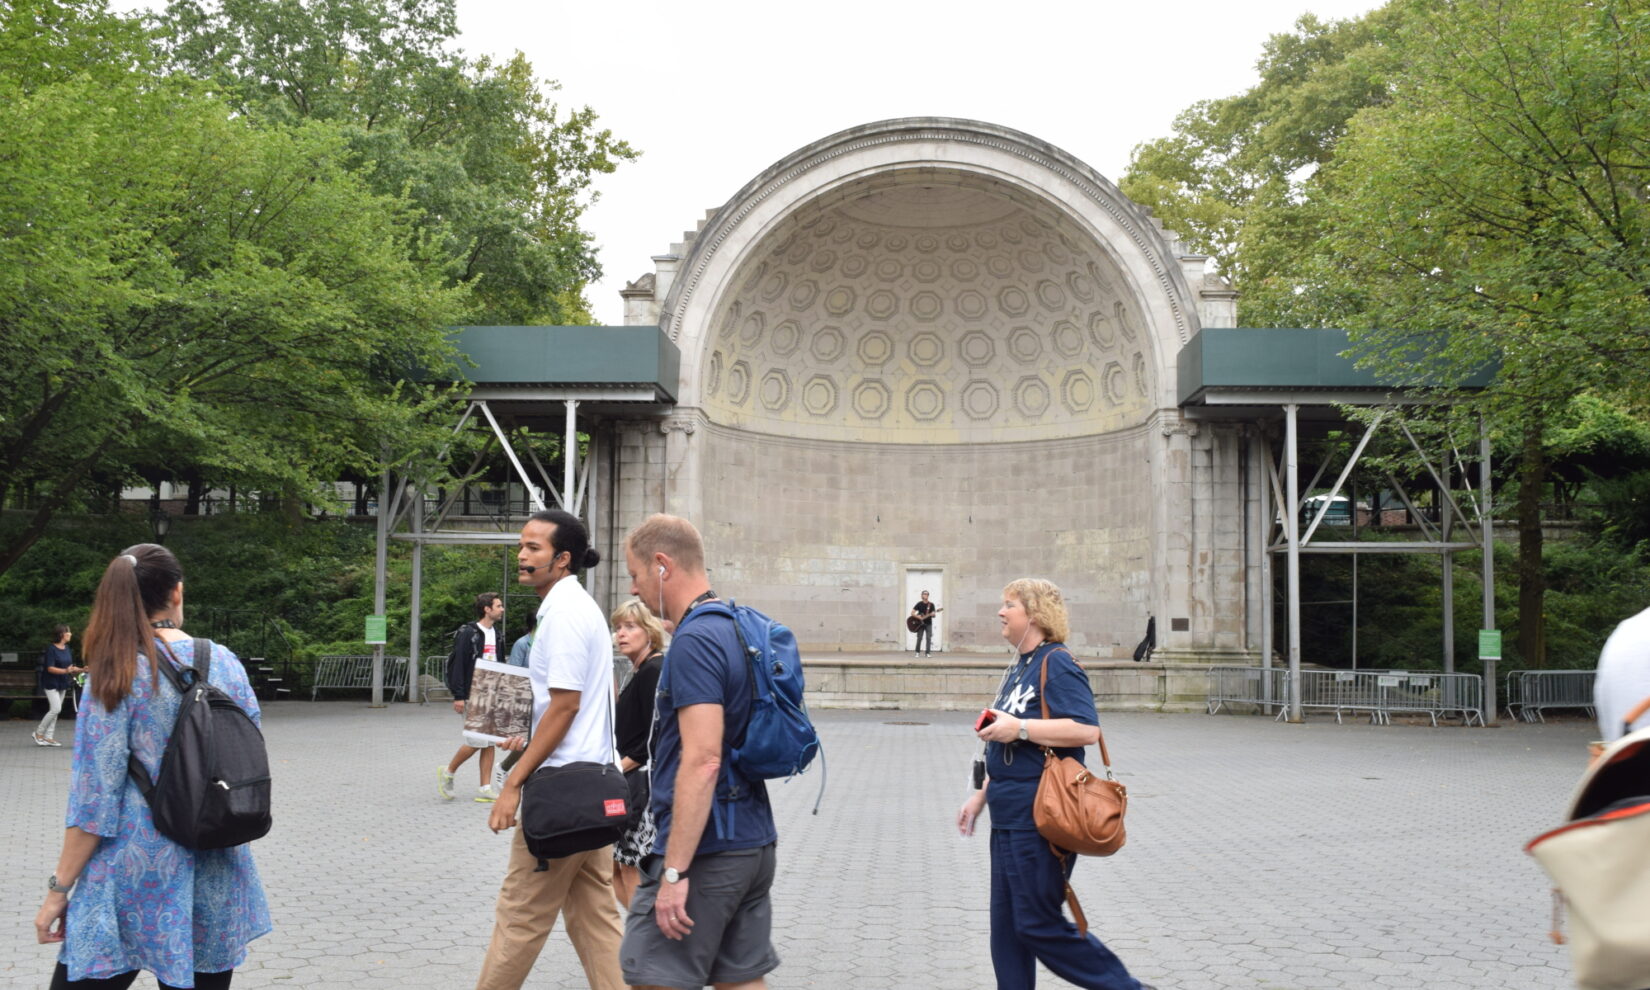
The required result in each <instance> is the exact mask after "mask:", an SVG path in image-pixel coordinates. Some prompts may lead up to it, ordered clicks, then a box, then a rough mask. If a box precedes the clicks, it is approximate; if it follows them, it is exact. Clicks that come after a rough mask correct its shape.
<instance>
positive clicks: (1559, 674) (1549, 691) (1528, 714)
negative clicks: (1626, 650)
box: [1505, 670, 1597, 722]
mask: <svg viewBox="0 0 1650 990" xmlns="http://www.w3.org/2000/svg"><path fill="white" fill-rule="evenodd" d="M1596 673H1597V671H1592V670H1513V671H1508V673H1507V690H1506V695H1505V697H1506V699H1507V715H1508V716H1510V717H1512V718H1522V719H1523V720H1524V721H1526V722H1545V721H1546V719H1545V718H1543V717H1542V714H1541V713H1542V711H1543V710H1545V709H1548V708H1581V709H1584V710H1585V711H1586V712H1587V714H1588V715H1590V716H1592V715H1596V713H1595V712H1594V711H1593V675H1594V674H1596Z"/></svg>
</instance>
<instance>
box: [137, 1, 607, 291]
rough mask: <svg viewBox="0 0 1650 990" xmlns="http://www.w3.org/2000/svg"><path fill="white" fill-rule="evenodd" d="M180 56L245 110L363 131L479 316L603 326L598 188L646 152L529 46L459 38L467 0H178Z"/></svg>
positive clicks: (369, 173)
mask: <svg viewBox="0 0 1650 990" xmlns="http://www.w3.org/2000/svg"><path fill="white" fill-rule="evenodd" d="M157 23H158V25H159V28H160V31H161V38H162V42H163V46H164V49H165V53H166V58H167V60H168V62H169V63H170V64H172V65H174V66H177V67H179V68H181V69H182V70H184V71H186V72H189V73H190V74H192V75H195V76H198V77H200V78H203V79H208V80H210V81H211V82H212V84H213V85H214V86H215V87H216V88H217V89H218V90H219V91H220V92H221V93H222V94H223V96H224V98H225V99H226V100H227V101H229V103H230V104H231V105H232V106H234V107H235V108H236V109H237V111H239V112H243V113H247V114H250V115H253V116H256V117H263V118H270V119H274V120H282V121H296V120H323V121H329V122H332V123H335V124H337V125H338V126H339V127H340V129H341V131H342V132H343V133H344V134H345V135H346V136H347V138H348V141H349V143H350V148H351V151H352V154H353V158H354V167H355V168H356V169H358V170H359V171H360V172H361V173H362V174H363V175H365V176H366V177H367V180H368V182H369V183H370V184H371V185H372V187H373V188H375V189H377V190H378V191H379V192H382V193H386V194H394V195H403V194H404V195H405V196H407V197H408V198H409V199H410V200H411V201H412V202H413V203H414V204H416V205H417V206H418V207H420V208H421V210H422V214H423V220H422V221H421V228H420V232H421V233H422V234H424V235H425V236H428V237H430V238H431V240H432V241H433V242H434V243H435V244H436V245H437V246H438V247H439V249H440V251H441V253H442V255H443V256H444V258H445V261H446V275H447V278H448V279H449V281H450V282H451V283H452V284H463V285H469V286H472V287H473V288H474V292H473V293H472V296H471V298H472V301H473V305H474V309H473V310H472V312H471V313H469V314H468V315H467V317H466V321H467V322H471V323H483V324H531V323H550V324H569V323H574V324H576V323H587V322H590V316H589V313H588V312H587V306H586V304H585V302H584V298H583V292H584V288H585V286H586V285H588V284H589V283H590V282H591V281H593V280H595V279H596V278H598V277H599V276H600V274H601V269H600V266H599V265H598V264H597V263H596V258H595V251H594V246H593V244H592V240H591V237H590V235H589V234H588V233H587V232H586V231H584V230H583V229H581V228H580V227H579V219H580V216H581V214H582V213H583V212H584V210H585V208H586V207H587V206H588V205H589V203H590V202H591V201H592V200H593V199H594V196H595V193H594V191H593V189H592V182H593V180H594V178H595V177H596V176H597V175H600V174H604V173H609V172H612V171H613V170H614V169H615V168H616V167H617V166H618V164H619V163H620V162H622V161H627V160H631V159H634V158H635V157H636V152H635V151H633V150H632V149H631V148H630V146H629V145H628V144H626V143H625V142H623V141H620V140H618V139H616V138H614V137H613V135H612V133H611V132H610V131H608V130H606V129H604V128H599V127H598V126H597V124H596V120H597V118H596V114H595V112H594V111H593V110H591V109H590V108H589V107H581V108H577V109H573V110H568V111H564V110H562V109H561V108H560V107H559V106H558V105H557V104H555V103H554V102H552V101H551V100H550V98H549V94H550V93H551V92H553V91H554V90H555V88H556V84H555V83H553V82H548V81H544V80H540V79H538V78H536V77H535V76H534V74H533V68H532V66H531V65H530V64H529V63H528V62H527V60H526V59H525V58H524V57H523V56H522V55H521V54H520V53H517V54H516V55H514V56H513V57H511V58H509V59H505V60H494V59H490V58H485V57H482V58H470V57H467V56H465V55H464V54H463V53H461V52H459V51H457V50H456V49H454V48H453V47H452V40H453V39H454V38H455V37H456V36H457V34H458V27H457V22H456V19H455V16H454V12H453V0H404V2H390V0H277V2H271V0H172V2H171V3H170V4H168V6H167V8H166V11H165V13H164V14H163V15H162V16H161V17H160V18H159V19H158V21H157Z"/></svg>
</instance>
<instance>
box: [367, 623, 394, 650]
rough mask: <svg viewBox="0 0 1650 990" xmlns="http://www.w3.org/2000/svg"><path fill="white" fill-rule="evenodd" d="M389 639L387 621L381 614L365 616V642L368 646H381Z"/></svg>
mask: <svg viewBox="0 0 1650 990" xmlns="http://www.w3.org/2000/svg"><path fill="white" fill-rule="evenodd" d="M389 641H390V638H389V622H388V620H386V619H385V617H384V616H382V615H369V616H367V635H366V643H367V645H368V646H383V645H384V644H385V643H388V642H389Z"/></svg>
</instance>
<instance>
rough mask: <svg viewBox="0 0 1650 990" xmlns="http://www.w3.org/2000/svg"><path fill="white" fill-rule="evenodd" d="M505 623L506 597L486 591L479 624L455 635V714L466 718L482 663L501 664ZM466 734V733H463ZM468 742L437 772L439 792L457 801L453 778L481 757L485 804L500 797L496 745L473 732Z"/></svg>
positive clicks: (451, 669) (480, 797)
mask: <svg viewBox="0 0 1650 990" xmlns="http://www.w3.org/2000/svg"><path fill="white" fill-rule="evenodd" d="M503 620H504V596H503V595H500V594H499V593H498V592H496V591H486V592H482V593H481V594H479V595H477V596H476V620H475V621H474V622H466V623H464V624H463V625H462V626H459V627H458V632H456V633H454V634H453V652H452V653H451V654H449V655H448V657H447V690H449V691H451V692H452V693H453V711H455V712H457V713H459V714H460V715H463V714H464V703H465V702H466V701H468V700H469V698H470V682H471V680H472V678H473V677H474V675H475V669H476V663H477V661H480V660H491V661H497V660H498V630H499V623H500V622H502V621H503ZM460 731H462V730H460ZM463 738H464V742H463V744H462V745H460V746H459V747H458V752H456V753H454V754H453V758H452V759H451V760H449V761H447V765H446V766H444V767H437V768H436V790H437V792H439V793H440V795H441V796H442V797H444V798H446V799H447V800H449V801H451V800H452V799H453V775H454V774H456V773H458V768H459V767H461V766H463V765H464V763H465V761H466V760H468V759H469V758H470V757H472V756H474V755H475V754H476V753H478V752H479V753H480V754H481V787H480V788H479V789H478V790H477V791H476V800H477V801H480V802H482V803H486V802H489V801H492V800H493V799H495V798H497V797H498V792H497V791H495V790H494V789H493V743H492V740H490V739H484V738H482V737H480V736H477V735H473V734H471V733H469V732H464V733H463Z"/></svg>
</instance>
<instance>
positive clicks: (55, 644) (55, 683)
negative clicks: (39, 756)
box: [34, 625, 81, 746]
mask: <svg viewBox="0 0 1650 990" xmlns="http://www.w3.org/2000/svg"><path fill="white" fill-rule="evenodd" d="M72 635H73V633H71V632H70V631H69V627H68V626H64V625H60V626H58V627H57V628H56V629H54V630H53V631H52V642H51V645H50V646H48V647H46V650H45V652H44V653H42V654H40V690H41V691H42V692H43V693H44V694H45V695H46V717H45V718H43V719H41V720H40V724H39V725H37V726H35V729H34V744H35V745H36V746H61V745H63V744H62V743H60V742H58V741H57V740H56V739H54V738H52V737H53V736H54V735H56V733H57V713H58V712H60V711H62V710H63V696H64V695H65V694H67V693H68V691H69V678H70V677H71V676H73V675H75V674H78V673H80V671H81V668H79V667H76V666H75V663H74V654H73V653H72V652H70V650H69V638H70V637H71V636H72Z"/></svg>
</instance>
